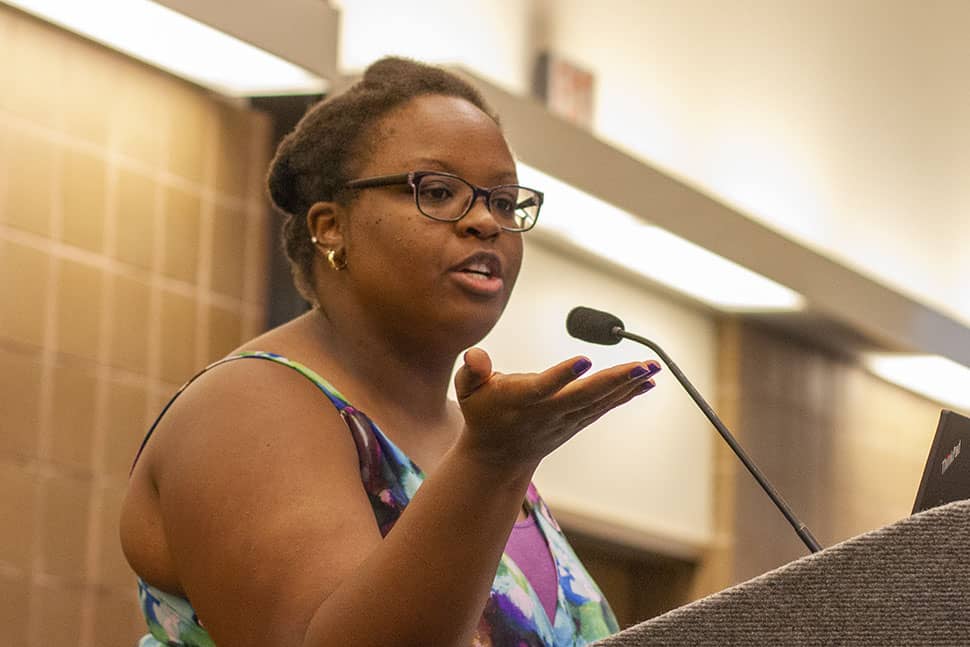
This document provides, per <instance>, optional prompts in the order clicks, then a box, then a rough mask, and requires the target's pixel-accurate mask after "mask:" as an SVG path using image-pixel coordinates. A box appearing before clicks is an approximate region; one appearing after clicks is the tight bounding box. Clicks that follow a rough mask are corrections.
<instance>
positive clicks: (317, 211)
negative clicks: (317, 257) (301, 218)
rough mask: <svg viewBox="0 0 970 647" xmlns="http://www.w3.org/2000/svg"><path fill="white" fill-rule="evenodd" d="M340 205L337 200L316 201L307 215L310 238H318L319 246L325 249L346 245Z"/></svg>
mask: <svg viewBox="0 0 970 647" xmlns="http://www.w3.org/2000/svg"><path fill="white" fill-rule="evenodd" d="M340 211H341V209H340V205H338V204H337V203H336V202H315V203H313V205H311V206H310V209H309V211H307V215H306V224H307V230H308V231H309V232H310V238H311V239H316V240H315V241H314V242H315V244H316V245H317V246H319V247H323V248H325V249H333V250H340V249H342V248H343V245H344V237H343V228H342V224H341V219H340V217H339V215H340Z"/></svg>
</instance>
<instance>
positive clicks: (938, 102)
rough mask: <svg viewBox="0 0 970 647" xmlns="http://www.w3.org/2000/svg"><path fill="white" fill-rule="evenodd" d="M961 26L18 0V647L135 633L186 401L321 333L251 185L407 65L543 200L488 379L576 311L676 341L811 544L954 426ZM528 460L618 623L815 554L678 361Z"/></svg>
mask: <svg viewBox="0 0 970 647" xmlns="http://www.w3.org/2000/svg"><path fill="white" fill-rule="evenodd" d="M967 33H970V4H968V3H966V2H963V1H962V0H935V1H932V2H915V1H908V0H853V1H852V2H836V1H834V0H800V1H796V0H719V1H717V2H710V1H704V2H702V1H700V0H686V1H681V2H672V1H659V0H605V1H604V2H598V3H588V2H578V1H574V0H560V1H554V0H517V1H512V0H469V1H467V2H463V3H453V2H445V1H444V0H414V1H412V2H408V3H398V2H389V1H378V0H342V1H340V2H336V1H334V2H329V3H328V2H325V1H324V0H277V1H276V2H273V3H268V2H267V3H257V2H249V3H239V2H230V1H229V0H207V1H195V2H190V1H188V0H166V1H160V2H157V3H153V2H148V1H147V0H124V1H121V0H117V1H113V0H92V1H91V2H84V3H68V2H57V1H55V0H36V1H33V0H30V1H28V0H17V1H9V0H8V1H4V2H0V44H2V51H3V56H2V58H0V88H3V89H2V91H0V600H3V604H0V625H2V626H3V627H4V639H3V642H4V644H9V645H12V646H21V645H24V646H29V647H41V646H46V645H79V646H82V647H95V646H97V647H101V646H104V647H114V646H118V647H121V646H128V647H131V646H132V645H134V644H135V643H136V641H137V638H138V637H139V636H140V635H141V634H142V633H144V627H143V622H142V620H141V618H140V615H139V613H138V609H137V604H136V602H137V599H136V590H135V581H134V577H133V575H132V574H131V572H130V571H129V569H128V567H127V565H126V563H125V561H124V558H123V556H122V554H121V550H120V547H119V542H118V539H117V535H118V531H117V516H118V512H119V507H120V502H121V499H122V497H123V494H124V489H125V482H126V478H127V471H128V468H129V465H130V462H131V459H132V458H133V456H134V452H135V451H136V449H137V447H138V445H139V443H140V442H141V439H142V437H143V435H144V433H145V431H146V430H147V428H148V427H149V425H150V424H151V422H152V420H153V419H154V418H155V416H156V415H157V413H158V412H159V410H160V408H161V407H162V406H163V404H164V403H165V402H166V401H167V400H168V399H169V397H170V396H171V394H172V393H173V392H174V390H175V389H176V388H177V387H178V386H179V385H180V384H181V383H182V382H183V381H184V380H186V379H187V378H188V377H190V376H191V375H192V374H193V373H194V372H195V371H196V370H197V369H198V368H199V367H201V366H203V365H205V364H206V363H208V362H210V361H212V360H214V359H216V358H218V357H220V356H222V355H224V354H225V353H227V352H228V351H230V350H232V349H233V348H234V347H236V346H237V345H238V344H239V343H240V342H241V341H243V340H245V339H247V338H248V337H251V336H253V335H255V334H257V333H259V332H260V331H262V330H265V329H266V328H267V327H270V326H273V325H276V324H278V323H280V322H282V321H285V320H286V319H288V318H290V317H292V316H294V315H296V314H298V313H300V312H301V311H303V309H305V307H306V306H305V304H304V303H303V302H302V301H300V299H299V298H298V297H297V296H296V295H295V292H294V291H293V290H292V288H291V286H290V281H289V276H288V270H287V268H286V264H285V262H283V260H282V255H281V253H280V252H279V251H278V243H277V230H278V228H279V224H280V223H279V222H278V220H277V218H276V217H275V216H274V215H273V214H272V212H271V211H270V209H269V207H268V204H267V201H266V199H265V194H264V187H263V177H264V174H265V170H266V167H267V163H268V160H269V159H270V158H271V156H272V153H273V150H274V147H275V144H276V141H278V139H279V137H280V136H281V135H282V134H283V133H285V132H286V131H288V130H289V129H290V128H292V126H293V125H294V124H295V122H296V120H297V119H299V117H300V115H302V113H303V111H304V110H305V109H306V107H307V106H309V105H311V104H312V103H313V102H314V101H315V100H317V99H319V98H320V97H321V96H325V95H326V94H327V93H328V92H332V91H334V90H335V89H339V88H340V87H343V86H344V85H345V84H346V83H347V82H349V80H352V78H353V77H354V75H356V74H359V72H360V71H361V70H362V69H363V68H364V67H366V66H367V65H368V64H369V63H370V62H372V61H374V60H375V59H377V58H379V57H380V56H383V55H386V54H399V55H405V56H412V57H415V58H418V59H421V60H425V61H430V62H436V63H442V64H446V65H452V66H456V68H457V69H460V70H461V72H462V73H463V74H467V75H469V77H470V78H472V79H473V80H474V81H475V83H476V84H477V85H479V86H480V87H481V88H482V90H483V91H484V93H485V95H486V97H487V98H488V99H489V101H490V102H491V103H492V104H493V106H494V107H495V108H496V109H497V110H498V112H499V113H500V115H501V117H502V121H503V125H504V127H505V129H506V132H507V134H508V138H509V141H510V144H511V146H512V148H513V151H514V152H515V154H516V156H517V158H518V160H519V162H520V181H521V182H522V183H523V184H527V185H530V186H535V187H536V188H538V189H540V190H543V191H545V192H546V194H547V202H546V206H545V207H544V209H543V214H542V216H541V218H540V223H539V226H538V227H537V229H536V230H534V231H533V232H530V233H529V234H528V235H527V238H526V240H527V243H526V248H527V250H526V259H525V264H524V268H523V272H522V275H521V277H520V279H519V284H518V286H517V288H516V293H515V295H514V296H513V299H512V302H511V303H510V305H509V308H508V311H507V312H506V315H505V317H504V318H503V320H502V321H501V322H500V323H499V325H498V326H497V327H496V329H495V330H494V331H493V332H492V333H491V334H490V336H489V337H488V338H487V339H486V340H485V341H483V342H482V346H483V347H485V348H487V349H488V350H489V351H490V352H491V353H492V355H493V357H494V359H495V363H496V366H497V368H498V369H499V370H503V371H517V370H537V369H540V368H543V367H545V366H547V365H550V364H552V363H554V362H557V361H559V360H561V359H562V358H564V357H568V356H570V355H573V354H579V353H584V354H588V355H589V356H590V357H591V358H593V360H594V364H595V365H600V366H603V365H606V364H607V363H608V362H616V361H630V360H633V359H641V358H647V357H651V356H652V355H651V353H650V352H649V351H647V350H646V349H643V348H640V347H636V346H633V345H632V344H630V343H629V342H624V343H622V344H620V345H618V346H615V347H608V348H602V347H591V346H589V345H587V344H583V343H582V342H579V341H576V340H573V339H571V338H569V337H568V336H567V335H566V332H565V329H564V323H563V322H564V319H565V315H566V313H567V312H568V311H569V310H570V309H571V308H572V307H573V306H575V305H588V306H592V307H596V308H601V309H605V310H610V311H613V312H615V313H616V314H617V315H618V316H620V317H621V318H622V319H623V320H624V321H625V322H626V325H627V328H628V329H629V330H632V331H635V332H639V333H641V334H643V335H645V336H647V337H651V338H653V339H654V340H655V341H657V342H659V343H660V344H661V345H662V346H664V347H665V348H666V350H667V351H668V352H669V353H670V354H671V355H672V356H673V358H674V359H675V360H676V361H677V362H678V364H680V366H681V368H683V370H684V371H685V372H686V374H687V375H688V377H690V378H691V379H692V380H693V381H694V382H695V384H696V385H697V387H698V388H699V390H700V391H701V392H702V393H703V394H704V395H705V397H706V398H707V399H708V400H709V401H710V402H711V403H712V404H713V405H714V406H715V408H716V409H717V410H718V411H719V413H720V414H721V417H722V418H723V419H724V421H725V422H726V423H727V424H728V426H729V427H731V429H732V430H733V431H734V432H735V434H736V436H737V437H738V438H739V439H740V440H741V441H742V443H744V444H745V446H746V447H747V449H748V451H749V453H750V454H751V455H752V456H753V457H754V458H755V460H756V461H758V462H759V464H760V465H761V467H762V469H763V470H764V472H765V473H766V474H767V476H768V477H769V478H770V479H771V480H772V481H773V482H774V483H775V485H776V486H778V488H779V489H780V490H781V491H782V493H783V494H784V496H785V498H786V499H787V500H788V502H789V503H790V504H791V506H792V508H793V509H794V510H795V511H796V513H797V514H798V515H799V516H801V517H802V519H803V520H804V521H805V522H806V523H807V524H808V526H809V527H810V528H811V529H812V531H813V532H814V534H815V535H816V536H817V538H818V539H819V541H820V542H821V543H822V544H823V545H826V546H828V545H832V544H834V543H837V542H839V541H842V540H844V539H846V538H849V537H852V536H854V535H857V534H859V533H863V532H866V531H868V530H872V529H875V528H878V527H881V526H883V525H885V524H888V523H891V522H893V521H895V520H898V519H900V518H903V517H905V516H906V515H908V514H909V511H910V509H911V507H912V503H913V499H914V497H915V494H916V488H917V486H918V483H919V478H920V474H921V472H922V469H923V465H924V463H925V461H926V455H927V452H928V449H929V444H930V441H931V439H932V437H933V434H934V431H935V428H936V421H937V418H938V416H939V412H940V409H941V408H949V409H954V410H957V411H960V412H963V413H964V414H967V413H970V377H968V375H970V371H968V368H967V367H968V366H970V285H968V282H967V278H968V277H970V253H968V252H970V182H968V181H967V180H966V178H967V177H968V175H970V78H968V77H967V76H966V64H967V61H968V60H970V41H968V40H967V38H966V34H967ZM658 384H659V388H657V389H656V390H654V391H653V392H651V394H650V395H649V396H647V397H645V398H641V399H639V400H638V401H637V402H636V403H634V404H631V405H630V406H628V407H626V408H624V409H622V410H619V411H616V412H613V413H611V414H610V415H609V416H607V417H605V418H603V419H602V420H601V421H599V422H598V423H597V424H595V425H594V426H593V427H591V428H589V429H588V430H586V431H585V432H583V434H581V435H580V436H579V437H577V438H576V439H574V440H573V441H571V442H570V443H569V444H568V445H567V446H565V447H563V448H562V449H561V450H559V451H558V452H556V453H555V454H554V455H553V456H551V457H549V458H548V459H547V460H546V461H545V462H544V463H543V464H542V466H541V468H540V471H539V473H538V474H537V477H536V481H537V484H538V486H539V489H540V491H542V492H543V494H544V496H545V497H546V499H547V500H548V502H549V503H550V505H551V506H552V508H553V511H554V513H556V514H557V516H558V517H559V519H560V521H561V523H562V525H563V526H564V528H565V529H566V531H567V534H569V535H570V537H571V538H572V540H573V541H574V543H575V545H576V547H577V549H578V552H580V554H581V556H582V557H583V558H584V560H585V561H586V563H587V565H588V566H589V568H590V570H591V571H592V572H593V574H594V575H595V576H596V577H597V579H598V580H599V582H600V583H601V585H602V588H603V589H604V591H605V592H606V593H607V596H608V597H609V598H610V601H611V603H612V604H613V607H614V609H615V610H616V612H617V615H618V616H619V618H620V621H621V624H623V625H624V626H626V625H629V624H632V623H634V622H637V621H640V620H643V619H646V618H649V617H651V616H653V615H656V614H658V613H661V612H663V611H665V610H667V609H670V608H672V607H674V606H678V605H680V604H684V603H686V602H689V601H691V600H693V599H696V598H698V597H701V596H703V595H706V594H708V593H711V592H714V591H717V590H720V589H722V588H724V587H726V586H729V585H731V584H734V583H736V582H740V581H743V580H745V579H748V578H750V577H753V576H756V575H758V574H760V573H763V572H765V571H767V570H770V569H772V568H775V567H777V566H779V565H781V564H784V563H786V562H788V561H791V560H792V559H796V558H798V557H800V556H802V555H804V554H805V553H806V550H805V548H804V546H802V544H801V543H800V541H799V540H798V539H797V538H796V537H795V535H794V534H793V533H792V532H791V530H790V528H789V527H788V526H787V524H786V523H785V521H784V519H783V518H782V516H781V515H780V514H779V513H778V512H777V511H776V510H775V509H774V508H773V507H772V505H771V503H770V501H769V500H768V499H767V497H766V496H765V495H764V494H763V493H761V492H760V490H758V488H757V486H756V485H755V484H754V482H753V480H752V479H751V477H750V476H749V475H748V474H747V473H746V472H745V471H744V470H743V468H742V467H740V466H739V465H738V464H737V462H736V460H735V459H734V456H733V455H732V454H731V453H730V451H729V450H728V449H726V448H725V447H724V446H723V444H722V443H721V441H720V439H718V438H717V436H716V433H715V432H714V430H713V429H712V428H711V427H710V425H709V424H708V422H707V421H706V419H705V418H704V417H703V415H702V414H701V413H700V412H699V411H697V409H696V408H695V407H694V405H693V403H692V402H691V401H690V400H689V399H688V397H687V395H686V394H685V393H684V392H683V391H682V389H681V388H680V387H679V385H677V384H676V382H675V380H674V379H673V376H672V374H671V373H670V372H669V371H667V372H665V373H662V374H661V375H660V376H659V378H658Z"/></svg>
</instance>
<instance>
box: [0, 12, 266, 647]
mask: <svg viewBox="0 0 970 647" xmlns="http://www.w3.org/2000/svg"><path fill="white" fill-rule="evenodd" d="M0 43H3V52H4V54H3V56H2V57H0V88H2V91H0V600H2V601H3V603H2V604H0V626H3V628H4V629H3V632H4V635H3V639H2V641H0V642H3V644H5V645H11V646H12V647H19V646H21V645H30V646H36V647H40V646H42V645H43V646H46V645H82V646H94V645H97V646H98V647H102V646H104V647H107V646H113V645H118V646H119V647H120V646H122V645H124V646H126V647H131V646H132V645H134V644H135V642H136V640H137V637H138V636H139V635H140V633H144V632H143V623H142V622H141V620H140V618H139V617H138V611H137V607H136V591H135V585H134V579H133V576H132V574H131V573H130V571H129V570H128V568H127V566H126V564H125V562H124V560H123V557H122V555H121V551H120V548H119V543H118V540H117V519H116V518H117V515H118V510H119V505H120V501H121V497H122V494H123V491H124V487H125V481H126V475H127V470H128V466H129V463H130V461H131V458H132V456H133V453H134V451H135V449H136V447H137V445H138V443H139V442H140V440H141V437H142V435H143V433H144V431H145V430H146V425H147V424H148V422H149V419H150V417H151V416H153V415H154V413H155V412H156V411H157V410H158V409H159V406H160V404H161V403H162V402H163V401H164V400H165V399H167V398H168V397H169V395H170V393H171V392H172V390H173V389H174V388H175V387H176V386H177V385H178V384H179V383H180V382H181V381H182V380H184V379H185V378H187V377H189V376H190V375H191V373H192V372H193V371H194V370H195V368H196V367H198V366H200V365H202V364H204V363H206V362H208V361H209V360H211V359H213V358H216V357H218V356H220V355H221V354H224V353H225V352H226V351H228V350H230V349H232V348H233V347H234V346H235V345H236V344H238V343H239V341H240V340H241V339H242V338H245V337H247V336H250V335H252V334H254V333H255V332H257V331H258V330H259V329H260V328H261V327H262V321H263V312H264V299H265V294H264V292H265V287H264V277H263V274H264V272H263V269H262V268H263V266H264V260H263V256H264V254H263V250H264V249H265V242H264V240H263V236H264V235H265V234H264V231H265V229H266V227H265V222H264V218H265V217H266V214H265V206H264V203H263V200H262V182H261V178H262V174H263V172H264V169H265V166H266V158H267V149H268V146H269V133H270V127H269V124H268V122H267V120H266V119H264V118H263V117H262V116H260V115H257V114H255V113H252V112H249V111H246V110H243V109H240V108H238V107H233V106H230V105H227V104H225V103H222V102H221V101H219V100H216V99H215V98H213V97H212V96H210V95H208V94H206V93H205V92H203V91H201V90H199V89H198V88H195V87H193V86H190V85H188V84H185V83H182V82H180V81H177V80H175V79H173V78H171V77H168V76H166V75H164V74H161V73H159V72H157V71H155V70H153V69H150V68H148V67H146V66H143V65H140V64H138V63H135V62H132V61H130V60H128V59H126V58H124V57H123V56H120V55H118V54H115V53H113V52H110V51H107V50H105V49H103V48H100V47H98V46H96V45H93V44H91V43H89V42H86V41H83V40H81V39H79V38H76V37H74V36H72V35H70V34H67V33H66V32H63V31H60V30H57V29H55V28H52V27H49V26H47V25H44V24H42V23H40V22H38V21H35V20H33V19H32V18H29V17H26V16H25V15H23V14H21V13H19V12H16V11H14V10H11V9H8V8H5V7H0Z"/></svg>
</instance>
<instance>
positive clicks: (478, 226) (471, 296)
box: [342, 95, 522, 350]
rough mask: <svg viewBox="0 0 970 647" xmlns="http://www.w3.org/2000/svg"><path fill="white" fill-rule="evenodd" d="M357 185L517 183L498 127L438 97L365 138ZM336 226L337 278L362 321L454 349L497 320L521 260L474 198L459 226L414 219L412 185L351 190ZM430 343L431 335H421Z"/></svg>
mask: <svg viewBox="0 0 970 647" xmlns="http://www.w3.org/2000/svg"><path fill="white" fill-rule="evenodd" d="M370 143H371V148H370V151H369V153H370V154H369V156H368V157H367V159H366V160H365V161H364V163H363V164H361V165H360V168H359V169H358V170H357V172H356V176H357V177H356V178H354V179H358V178H367V177H374V176H379V175H391V174H397V173H406V172H409V171H445V172H447V173H452V174H454V175H458V176H460V177H462V178H464V179H465V180H467V181H468V182H471V183H472V184H475V185H477V186H481V187H486V188H488V187H493V186H496V185H499V184H514V183H516V182H517V178H516V172H515V162H514V161H513V159H512V155H511V153H510V152H509V149H508V146H507V145H506V143H505V138H504V137H503V135H502V133H501V132H500V130H499V128H498V126H497V125H496V124H495V122H494V121H492V119H491V118H489V117H488V116H487V115H486V114H484V113H483V112H482V111H480V110H479V109H478V108H476V107H475V106H474V105H472V104H471V103H469V102H467V101H465V100H463V99H459V98H455V97H447V96H440V95H428V96H424V97H419V98H416V99H413V100H411V101H409V102H408V103H406V104H404V105H402V106H400V107H399V108H396V109H395V110H393V111H392V112H390V113H388V114H387V115H386V116H385V117H384V118H382V119H381V120H380V121H379V122H378V123H377V124H376V125H375V127H374V130H373V131H372V132H371V134H370ZM345 215H346V218H345V219H344V222H343V223H342V225H343V227H342V229H343V238H344V248H345V251H346V258H347V269H346V270H344V272H346V275H345V276H344V277H342V278H344V279H345V280H346V281H347V282H348V287H349V288H350V290H351V292H352V294H354V295H355V296H356V297H357V298H358V299H359V300H360V301H359V303H361V304H363V305H364V306H365V311H366V312H367V313H368V316H376V317H378V318H379V319H378V321H380V322H381V323H382V324H384V325H390V326H391V329H393V330H396V331H398V332H404V334H407V335H411V334H416V335H417V336H418V337H419V338H422V337H423V338H425V339H426V340H427V341H428V342H431V341H432V337H434V336H441V338H442V339H443V340H447V342H453V343H454V345H455V349H456V350H460V349H462V348H465V347H467V346H470V345H472V344H474V343H476V342H477V341H479V340H480V339H481V338H482V337H484V336H485V334H487V333H488V331H489V330H491V328H492V326H494V325H495V322H496V321H498V318H499V316H500V315H501V313H502V310H503V309H504V308H505V305H506V303H507V302H508V299H509V296H510V295H511V293H512V287H513V286H514V285H515V280H516V278H517V277H518V273H519V267H520V265H521V262H522V234H520V233H510V232H506V231H503V230H502V229H501V228H500V226H499V223H498V221H496V220H495V219H494V218H493V217H492V215H491V214H490V213H489V211H488V209H487V208H486V206H485V204H484V200H482V199H478V200H476V202H475V204H474V205H473V207H472V209H471V211H469V212H468V214H467V215H465V217H464V218H462V219H461V220H459V221H457V222H440V221H435V220H431V219H430V218H428V217H426V216H424V215H422V214H421V213H419V212H418V210H417V207H416V206H415V202H414V197H413V191H412V189H411V187H410V186H407V185H402V186H391V187H375V188H367V189H362V190H360V191H359V192H358V195H357V197H356V199H354V200H353V201H352V202H351V203H350V206H349V207H348V209H347V211H346V214H345ZM429 336H431V337H429Z"/></svg>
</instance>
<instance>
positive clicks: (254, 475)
mask: <svg viewBox="0 0 970 647" xmlns="http://www.w3.org/2000/svg"><path fill="white" fill-rule="evenodd" d="M164 422H165V424H164V427H163V428H160V429H159V430H158V431H157V432H156V434H157V435H158V438H155V439H153V442H157V443H158V447H157V448H156V452H155V456H156V458H155V460H153V461H152V463H153V476H154V479H155V482H156V485H157V487H158V490H159V500H160V505H161V511H162V518H163V523H164V528H165V536H166V540H167V543H168V547H169V550H170V552H171V554H172V559H173V562H174V565H175V570H176V573H177V576H178V579H179V582H180V584H181V585H182V588H183V590H184V591H185V592H186V594H187V596H188V598H189V599H190V600H191V602H192V606H193V608H194V609H195V610H196V613H197V614H198V615H199V618H200V620H201V621H202V623H203V625H204V626H205V627H206V629H207V630H208V631H209V633H210V635H212V637H213V639H214V640H215V642H216V643H217V644H220V645H222V644H225V645H235V646H244V645H267V644H273V645H299V644H301V642H302V640H303V636H304V634H305V632H306V628H307V625H308V623H309V622H310V619H311V618H312V617H313V614H314V613H315V612H316V610H317V608H318V607H319V606H320V604H321V603H322V602H323V601H324V600H325V599H326V598H327V596H329V595H330V594H331V593H332V592H333V591H334V590H335V589H336V588H337V587H338V586H339V585H340V583H341V582H342V581H343V580H344V579H345V578H346V577H348V576H349V575H350V574H351V573H352V572H353V571H354V570H355V569H356V568H357V566H358V565H359V564H360V563H361V562H362V561H363V560H364V559H365V558H366V557H367V555H368V554H369V553H370V552H371V551H372V550H373V549H374V548H375V547H377V546H378V545H379V542H380V541H381V537H380V533H379V531H378V529H377V525H376V523H375V520H374V516H373V512H372V511H371V507H370V504H369V502H368V500H367V495H366V493H365V492H364V490H363V486H362V485H361V481H360V474H359V468H358V459H357V454H356V450H355V448H354V443H353V440H352V438H351V437H350V435H349V433H348V431H347V428H346V426H345V425H344V423H343V421H342V420H341V418H340V416H339V415H338V414H337V412H336V410H335V409H334V408H333V406H332V405H331V404H330V402H329V401H328V400H327V398H326V397H325V396H324V395H323V394H322V393H320V392H319V391H318V390H317V389H316V388H315V387H314V385H313V384H311V383H310V382H309V381H308V380H307V379H306V378H305V377H303V376H301V375H300V374H298V373H297V372H295V371H293V370H292V369H290V368H287V367H285V366H282V365H279V364H274V363H271V362H267V361H255V360H253V361H237V362H229V363H227V364H225V365H222V366H220V367H217V368H215V369H212V370H211V372H210V373H206V374H204V375H203V376H202V377H200V378H199V379H198V380H197V382H196V383H195V384H193V385H192V387H191V388H189V389H187V390H186V391H185V392H184V393H183V394H182V395H181V396H180V397H179V399H178V400H176V402H175V404H174V405H173V406H172V408H171V409H170V410H169V412H168V414H167V415H166V418H165V419H164Z"/></svg>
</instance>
